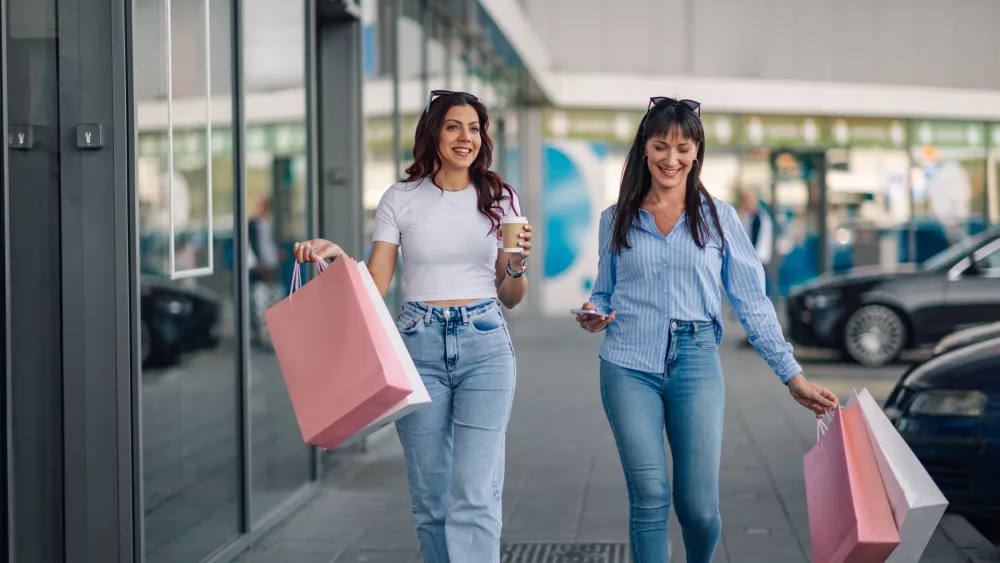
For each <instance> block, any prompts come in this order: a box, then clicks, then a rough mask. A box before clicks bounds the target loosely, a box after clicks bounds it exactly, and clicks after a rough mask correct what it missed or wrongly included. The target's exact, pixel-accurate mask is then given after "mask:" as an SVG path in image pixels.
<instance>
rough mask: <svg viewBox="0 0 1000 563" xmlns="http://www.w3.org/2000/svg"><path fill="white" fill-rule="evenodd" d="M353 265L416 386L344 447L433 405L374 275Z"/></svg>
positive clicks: (359, 266)
mask: <svg viewBox="0 0 1000 563" xmlns="http://www.w3.org/2000/svg"><path fill="white" fill-rule="evenodd" d="M354 264H355V265H356V266H357V268H358V273H360V274H361V280H362V281H363V282H364V284H365V287H366V288H367V289H368V294H369V296H370V297H371V298H372V302H374V304H375V310H376V311H378V317H379V321H381V323H382V326H383V327H384V328H385V331H386V334H387V335H388V337H389V340H390V341H391V342H392V345H393V348H394V349H395V350H396V354H397V355H398V356H399V361H400V363H402V364H403V370H404V371H405V372H406V378H407V379H408V380H409V381H410V385H411V386H413V392H412V393H410V394H409V395H408V396H407V397H406V398H405V399H403V400H402V401H400V402H398V403H396V404H395V405H393V407H392V408H391V409H389V410H388V411H386V412H385V413H384V414H383V415H382V416H380V417H379V418H378V419H377V420H375V421H374V422H372V423H371V424H369V425H368V426H366V427H364V428H363V429H361V430H360V431H359V432H358V433H357V434H354V435H353V436H351V437H350V438H349V439H348V440H346V441H345V442H344V443H343V444H342V445H341V447H343V446H349V445H351V444H354V443H356V442H358V441H359V440H361V439H362V438H365V437H367V436H369V435H371V434H372V433H373V432H375V431H376V430H379V429H380V428H383V427H385V426H387V425H389V424H392V423H393V422H395V421H397V420H399V419H400V418H403V417H404V416H406V415H408V414H410V413H411V412H413V411H414V410H416V409H418V408H420V407H422V406H424V405H427V404H430V402H431V397H430V395H428V394H427V388H426V387H424V382H423V380H421V379H420V374H419V373H418V372H417V366H415V365H414V364H413V358H411V357H410V352H409V351H408V350H407V349H406V345H405V344H404V343H403V337H402V336H400V335H399V331H398V330H397V329H396V321H394V320H393V319H392V314H391V313H389V308H388V307H386V305H385V300H384V299H383V298H382V294H381V293H379V291H378V286H376V285H375V280H373V279H372V275H371V273H369V272H368V266H366V265H365V263H364V262H354Z"/></svg>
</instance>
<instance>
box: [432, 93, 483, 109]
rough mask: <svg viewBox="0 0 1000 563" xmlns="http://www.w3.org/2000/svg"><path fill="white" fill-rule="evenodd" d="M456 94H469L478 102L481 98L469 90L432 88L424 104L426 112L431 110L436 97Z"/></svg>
mask: <svg viewBox="0 0 1000 563" xmlns="http://www.w3.org/2000/svg"><path fill="white" fill-rule="evenodd" d="M456 95H458V96H468V97H470V98H472V99H473V100H475V101H477V102H478V101H479V98H477V97H475V96H473V95H472V94H470V93H468V92H454V91H452V90H431V93H430V95H429V96H427V105H426V106H424V113H426V112H427V111H429V110H430V109H431V102H433V101H434V98H439V97H441V96H456Z"/></svg>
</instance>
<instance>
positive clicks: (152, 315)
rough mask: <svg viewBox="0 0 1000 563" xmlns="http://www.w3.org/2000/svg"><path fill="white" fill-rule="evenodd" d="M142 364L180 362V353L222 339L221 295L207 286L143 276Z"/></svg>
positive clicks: (197, 348) (216, 342)
mask: <svg viewBox="0 0 1000 563" xmlns="http://www.w3.org/2000/svg"><path fill="white" fill-rule="evenodd" d="M140 287H141V295H142V302H141V309H142V314H141V315H140V318H141V331H142V344H141V350H142V365H143V366H162V365H169V364H173V363H175V362H177V360H178V358H179V357H180V355H181V354H183V353H185V352H192V351H195V350H200V349H204V348H211V347H214V346H216V345H217V344H218V343H219V322H220V318H219V317H220V315H219V297H218V295H216V294H215V292H213V291H211V290H210V289H207V288H204V287H177V286H174V285H171V284H169V283H168V282H165V281H163V280H160V279H157V278H155V277H152V276H143V277H142V281H141V283H140Z"/></svg>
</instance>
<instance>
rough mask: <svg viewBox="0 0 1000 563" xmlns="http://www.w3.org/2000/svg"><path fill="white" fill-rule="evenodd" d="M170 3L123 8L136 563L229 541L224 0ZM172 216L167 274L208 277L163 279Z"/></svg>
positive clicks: (234, 455)
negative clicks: (128, 81) (133, 294)
mask: <svg viewBox="0 0 1000 563" xmlns="http://www.w3.org/2000/svg"><path fill="white" fill-rule="evenodd" d="M206 1H207V2H208V4H207V5H208V8H209V9H208V11H207V14H206ZM169 4H170V12H169V18H168V13H167V5H168V4H167V2H166V1H165V0H136V2H135V4H134V9H133V18H134V26H135V33H134V35H133V37H134V46H133V48H134V53H133V59H134V68H133V73H134V83H135V98H136V127H137V128H138V130H139V137H138V143H139V144H138V150H137V158H136V189H137V199H138V202H139V245H140V246H139V261H140V291H141V323H140V324H141V332H142V343H141V351H142V364H143V372H142V378H143V380H142V416H143V420H142V428H143V480H144V482H143V492H144V509H145V524H144V530H145V538H144V546H145V552H146V555H145V557H146V561H147V562H150V563H160V562H163V563H166V562H171V563H174V562H176V563H189V562H191V561H199V560H201V559H203V558H204V557H205V556H207V555H209V554H210V553H212V552H213V551H215V550H216V549H218V548H219V547H221V546H222V545H224V544H225V543H227V542H228V541H230V540H232V539H233V538H234V537H235V536H237V535H238V533H239V515H240V498H241V496H240V489H239V483H240V479H239V476H240V466H239V457H238V445H239V443H240V432H239V424H238V420H239V418H238V409H237V404H238V403H237V397H238V394H237V390H238V378H239V371H238V362H237V354H238V351H237V350H238V349H237V346H236V335H237V333H238V332H237V330H236V324H235V318H236V315H235V310H236V297H235V291H234V288H235V277H234V273H233V269H232V226H233V209H234V205H233V187H232V186H233V174H232V166H233V164H232V158H231V154H230V153H231V147H232V142H231V137H230V135H231V134H232V133H231V132H232V127H231V119H230V116H229V114H228V113H227V112H226V111H224V110H220V109H221V108H225V107H228V106H229V104H228V103H222V102H226V101H227V100H226V98H227V97H228V95H229V92H230V82H229V80H230V73H231V62H230V61H231V54H232V53H231V48H230V34H229V29H230V8H229V5H230V3H229V2H228V1H227V0H171V2H170V3H169ZM168 38H169V41H168ZM207 38H210V39H211V46H210V48H209V46H208V45H207V44H206V40H207ZM168 45H169V46H170V47H169V51H168ZM209 56H210V57H211V59H212V60H211V64H209V60H208V57H209ZM209 67H211V70H212V72H211V78H210V80H211V84H209V76H208V69H209ZM209 95H210V96H211V98H212V102H213V103H209V102H208V97H209ZM209 111H211V115H209V114H208V112H209ZM210 118H211V120H212V121H214V127H213V135H212V137H211V142H209V139H208V137H207V134H206V131H207V129H208V122H209V119H210ZM171 133H172V135H171ZM171 136H172V137H173V143H172V148H173V150H172V151H171V143H170V137H171ZM171 152H172V158H171ZM171 183H172V186H173V190H172V191H173V197H171ZM209 189H211V192H210V193H211V196H212V206H211V207H212V211H213V216H212V219H213V220H212V223H213V226H214V228H213V229H212V230H211V231H208V226H209V221H208V217H209V216H208V213H209V205H208V202H207V195H208V193H209V192H208V190H209ZM171 208H172V212H171ZM171 217H172V219H173V223H172V224H173V232H174V236H175V239H174V242H175V263H174V264H173V269H174V270H187V269H193V268H203V267H205V266H207V265H208V264H210V263H211V262H213V261H214V263H215V269H214V273H212V274H210V275H198V276H194V277H188V278H185V279H178V280H174V281H171V279H170V278H171V269H172V268H171V264H170V251H169V248H170V235H171ZM209 237H212V238H213V239H214V244H212V245H209V244H208V240H209ZM209 249H213V250H214V252H215V256H214V257H211V258H212V260H210V257H209V256H208V251H209ZM227 249H228V250H227ZM206 273H207V272H202V274H206Z"/></svg>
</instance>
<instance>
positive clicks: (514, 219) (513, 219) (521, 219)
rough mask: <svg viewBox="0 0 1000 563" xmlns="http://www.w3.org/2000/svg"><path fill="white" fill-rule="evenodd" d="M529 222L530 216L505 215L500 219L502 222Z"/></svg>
mask: <svg viewBox="0 0 1000 563" xmlns="http://www.w3.org/2000/svg"><path fill="white" fill-rule="evenodd" d="M527 222H528V218H527V217H517V216H513V217H504V218H503V219H501V220H500V223H525V224H527Z"/></svg>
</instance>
